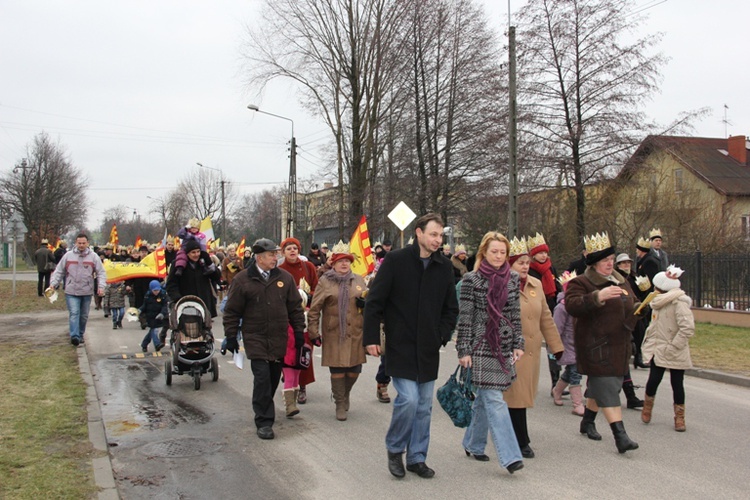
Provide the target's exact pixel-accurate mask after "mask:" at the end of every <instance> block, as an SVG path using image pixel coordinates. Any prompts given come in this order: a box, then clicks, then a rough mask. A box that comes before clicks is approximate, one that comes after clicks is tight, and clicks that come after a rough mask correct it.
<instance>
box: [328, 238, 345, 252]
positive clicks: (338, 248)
mask: <svg viewBox="0 0 750 500" xmlns="http://www.w3.org/2000/svg"><path fill="white" fill-rule="evenodd" d="M331 251H332V252H333V253H349V244H348V243H344V242H343V241H341V240H339V242H338V243H336V244H335V245H333V248H332V249H331Z"/></svg>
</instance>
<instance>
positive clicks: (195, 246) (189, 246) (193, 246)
mask: <svg viewBox="0 0 750 500" xmlns="http://www.w3.org/2000/svg"><path fill="white" fill-rule="evenodd" d="M200 249H201V244H200V243H198V241H197V240H187V243H185V253H188V252H190V251H192V250H200Z"/></svg>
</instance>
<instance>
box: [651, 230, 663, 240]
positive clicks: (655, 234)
mask: <svg viewBox="0 0 750 500" xmlns="http://www.w3.org/2000/svg"><path fill="white" fill-rule="evenodd" d="M648 237H649V239H652V240H653V239H654V238H661V229H657V228H653V229H652V230H651V231H649V233H648Z"/></svg>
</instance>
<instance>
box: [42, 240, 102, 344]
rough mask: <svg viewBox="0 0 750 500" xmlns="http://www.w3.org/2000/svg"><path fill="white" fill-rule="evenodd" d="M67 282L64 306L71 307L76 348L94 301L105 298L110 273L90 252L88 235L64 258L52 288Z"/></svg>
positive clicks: (72, 341)
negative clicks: (92, 300)
mask: <svg viewBox="0 0 750 500" xmlns="http://www.w3.org/2000/svg"><path fill="white" fill-rule="evenodd" d="M63 280H65V302H66V304H67V306H68V323H69V327H70V343H71V344H73V345H75V346H77V345H79V344H81V343H82V342H83V341H84V337H83V336H84V334H85V333H86V323H87V321H88V319H89V308H90V307H91V297H92V296H93V295H94V294H95V293H96V294H97V295H99V296H103V295H104V284H105V283H106V281H107V273H106V271H105V270H104V266H102V261H101V259H100V258H99V256H98V255H96V253H94V252H93V251H92V250H91V249H90V248H89V238H88V236H86V234H85V233H78V235H77V236H76V247H75V248H74V249H73V251H72V252H68V253H66V254H65V255H63V257H62V259H60V262H59V263H58V264H57V268H56V269H55V272H54V273H53V274H52V279H51V280H50V288H57V287H58V286H59V285H60V283H62V282H63Z"/></svg>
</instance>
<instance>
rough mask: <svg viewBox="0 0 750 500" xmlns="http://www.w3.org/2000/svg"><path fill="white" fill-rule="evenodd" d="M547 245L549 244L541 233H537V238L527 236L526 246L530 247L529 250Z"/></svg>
mask: <svg viewBox="0 0 750 500" xmlns="http://www.w3.org/2000/svg"><path fill="white" fill-rule="evenodd" d="M546 244H547V242H546V241H544V235H542V234H540V233H536V235H535V236H527V239H526V245H527V246H528V247H529V249H532V248H536V247H540V246H542V245H546Z"/></svg>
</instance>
